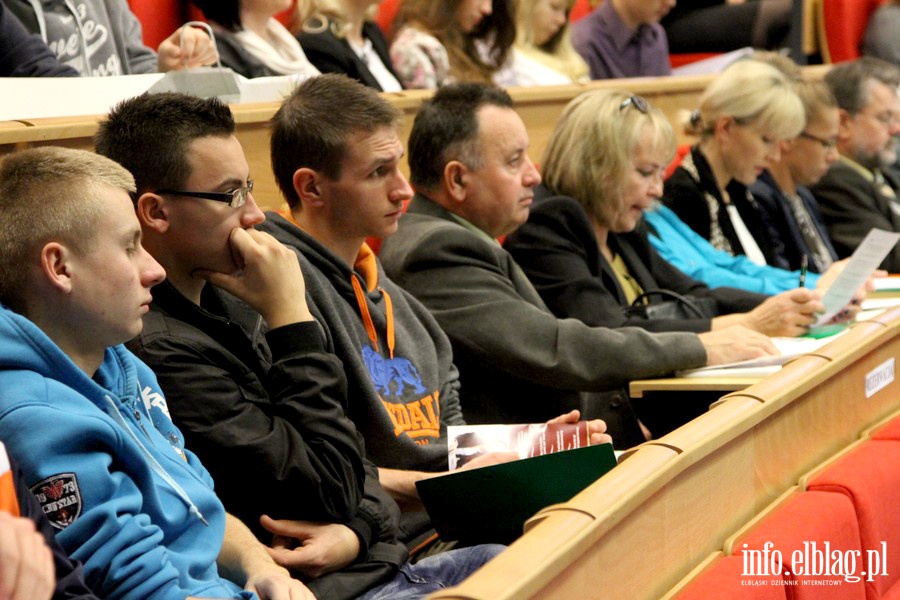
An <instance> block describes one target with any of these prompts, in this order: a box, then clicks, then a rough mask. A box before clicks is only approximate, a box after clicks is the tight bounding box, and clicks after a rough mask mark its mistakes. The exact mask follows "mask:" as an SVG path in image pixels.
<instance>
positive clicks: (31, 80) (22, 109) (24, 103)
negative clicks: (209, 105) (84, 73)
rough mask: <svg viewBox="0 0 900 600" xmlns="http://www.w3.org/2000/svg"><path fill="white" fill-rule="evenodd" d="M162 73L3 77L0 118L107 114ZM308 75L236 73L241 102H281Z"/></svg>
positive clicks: (144, 90) (158, 79) (159, 78)
mask: <svg viewBox="0 0 900 600" xmlns="http://www.w3.org/2000/svg"><path fill="white" fill-rule="evenodd" d="M163 77H164V74H163V73H148V74H144V75H120V76H115V77H0V121H24V120H29V119H45V118H51V117H76V116H83V115H105V114H107V113H108V112H109V111H110V109H111V108H112V107H113V106H115V105H116V104H118V103H119V102H121V101H122V100H126V99H128V98H132V97H134V96H138V95H140V94H143V93H144V92H146V91H147V90H149V89H150V88H151V87H152V86H153V85H154V84H156V83H157V82H158V81H160V80H161V79H162V78H163ZM305 78H306V77H301V76H298V75H283V76H278V77H258V78H256V79H247V78H245V77H242V76H240V75H238V76H237V85H238V88H239V89H240V101H241V102H281V101H282V100H284V98H286V97H287V96H288V95H290V93H291V91H292V90H293V89H294V87H296V86H297V84H299V83H300V82H301V81H303V80H304V79H305Z"/></svg>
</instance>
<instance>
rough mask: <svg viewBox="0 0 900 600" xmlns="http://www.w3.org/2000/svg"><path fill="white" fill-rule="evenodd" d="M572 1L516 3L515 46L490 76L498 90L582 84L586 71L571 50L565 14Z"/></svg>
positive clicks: (554, 0) (527, 0)
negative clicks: (501, 66)
mask: <svg viewBox="0 0 900 600" xmlns="http://www.w3.org/2000/svg"><path fill="white" fill-rule="evenodd" d="M573 3H574V0H519V2H518V3H517V4H516V44H515V46H514V47H513V52H512V54H511V55H510V58H509V60H508V61H507V64H506V65H505V66H504V68H503V69H501V70H500V71H498V72H497V73H496V74H495V75H494V83H495V84H497V85H499V86H502V87H510V86H517V85H518V86H530V85H563V84H569V83H577V82H581V81H585V80H586V79H587V78H588V67H587V65H586V64H585V62H584V60H583V59H582V58H581V56H579V54H578V53H577V52H576V51H575V48H573V47H572V40H571V36H570V35H569V11H570V10H571V9H572V4H573Z"/></svg>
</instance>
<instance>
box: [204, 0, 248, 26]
mask: <svg viewBox="0 0 900 600" xmlns="http://www.w3.org/2000/svg"><path fill="white" fill-rule="evenodd" d="M191 1H192V2H193V4H194V6H196V7H197V8H199V9H200V12H202V13H203V16H204V17H206V18H207V19H209V20H210V21H213V22H215V23H218V24H219V25H221V26H222V27H224V28H225V29H227V30H228V31H240V30H241V29H243V26H242V25H241V6H240V5H241V3H240V0H191Z"/></svg>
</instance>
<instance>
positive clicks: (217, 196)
mask: <svg viewBox="0 0 900 600" xmlns="http://www.w3.org/2000/svg"><path fill="white" fill-rule="evenodd" d="M252 191H253V180H252V179H248V180H247V187H239V188H237V189H234V190H228V191H227V192H185V191H183V190H156V192H154V193H155V194H159V195H163V194H167V195H170V196H185V197H187V198H203V199H204V200H215V201H216V202H224V203H225V204H227V205H228V206H230V207H231V208H240V207H242V206H243V205H244V204H246V202H247V196H249V195H250V192H252Z"/></svg>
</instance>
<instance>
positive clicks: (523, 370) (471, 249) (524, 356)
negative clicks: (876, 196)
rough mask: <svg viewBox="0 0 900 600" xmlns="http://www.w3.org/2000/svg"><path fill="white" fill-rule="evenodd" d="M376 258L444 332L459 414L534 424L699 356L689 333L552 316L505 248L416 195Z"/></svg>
mask: <svg viewBox="0 0 900 600" xmlns="http://www.w3.org/2000/svg"><path fill="white" fill-rule="evenodd" d="M379 256H380V258H381V262H382V265H383V266H384V269H385V271H386V272H387V274H388V276H389V277H390V278H391V279H393V280H394V282H395V283H398V284H399V285H401V286H403V287H405V288H406V289H407V290H408V291H410V292H411V293H412V294H413V295H414V296H416V298H418V299H419V301H421V302H422V303H423V304H424V305H425V306H426V307H428V309H429V310H430V311H431V312H432V314H434V316H435V318H437V321H438V324H440V326H441V327H442V328H443V330H444V331H445V332H446V333H447V336H448V337H449V338H450V341H451V343H452V344H453V355H454V360H455V362H456V365H457V366H458V368H459V373H460V381H461V383H462V388H461V394H462V395H461V403H462V406H463V411H464V413H465V415H466V420H467V421H473V422H500V423H503V422H509V423H512V422H518V423H535V422H540V421H543V420H546V419H548V418H550V417H553V416H554V415H558V414H560V413H562V412H563V411H565V410H569V409H571V408H578V402H577V392H578V391H582V390H587V391H602V390H613V389H618V388H621V386H623V385H624V384H625V382H627V381H628V380H630V379H639V378H642V377H656V376H660V375H662V374H665V373H671V372H672V371H675V370H678V369H687V368H691V367H697V366H701V365H702V364H703V363H704V362H705V360H706V355H705V352H704V349H703V346H702V345H701V343H700V341H699V339H698V338H697V337H696V336H695V335H693V334H688V333H663V334H655V335H654V334H650V333H647V332H646V331H643V330H640V329H634V328H629V329H621V330H613V329H606V328H602V327H588V326H587V325H585V324H584V323H582V322H580V321H578V320H576V319H558V318H556V317H555V316H553V314H552V313H551V312H550V311H549V310H548V309H547V307H546V306H545V305H544V303H543V301H542V300H541V298H540V296H539V295H538V293H537V292H536V291H535V289H534V287H533V286H532V285H531V283H530V282H529V281H528V278H527V277H526V276H525V274H524V273H523V272H522V270H521V269H520V268H519V266H518V265H516V263H515V261H514V260H513V259H512V257H511V256H510V255H509V253H508V252H506V251H505V250H504V249H503V248H501V247H500V245H499V244H496V243H493V242H491V241H490V240H487V239H485V238H484V237H483V236H481V235H478V234H477V233H475V232H473V231H471V230H470V229H468V228H466V227H464V226H463V225H461V224H460V223H459V222H457V221H456V220H455V219H454V217H453V216H452V215H451V214H450V213H449V212H448V211H447V210H445V209H444V208H443V207H441V206H439V205H438V204H436V203H435V202H433V201H431V200H429V199H428V198H425V197H423V196H420V195H417V196H416V197H415V198H414V199H413V200H412V202H411V203H410V204H409V209H408V211H407V213H406V214H405V215H404V216H403V218H402V219H400V227H399V231H398V232H397V233H395V234H394V235H392V236H390V237H389V238H387V239H385V241H384V244H383V245H382V248H381V253H380V255H379ZM588 408H590V406H588ZM476 415H477V416H476ZM584 416H585V417H587V418H596V416H595V415H594V416H591V415H584ZM479 417H480V418H479ZM488 419H490V420H488Z"/></svg>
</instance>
